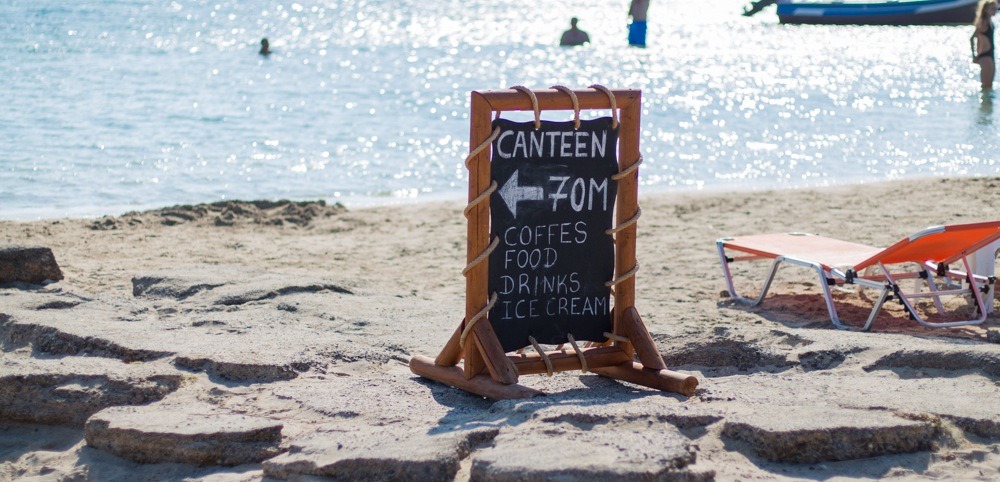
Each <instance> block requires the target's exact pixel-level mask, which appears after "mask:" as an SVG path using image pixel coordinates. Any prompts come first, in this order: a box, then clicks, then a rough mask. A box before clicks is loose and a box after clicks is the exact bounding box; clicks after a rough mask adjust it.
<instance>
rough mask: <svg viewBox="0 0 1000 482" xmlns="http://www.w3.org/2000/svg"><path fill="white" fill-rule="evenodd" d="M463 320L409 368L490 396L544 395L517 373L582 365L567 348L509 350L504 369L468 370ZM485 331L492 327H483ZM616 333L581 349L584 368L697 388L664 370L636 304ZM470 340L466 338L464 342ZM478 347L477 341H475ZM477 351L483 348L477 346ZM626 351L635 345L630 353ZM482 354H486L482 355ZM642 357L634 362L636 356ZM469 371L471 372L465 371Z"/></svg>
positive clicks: (685, 389)
mask: <svg viewBox="0 0 1000 482" xmlns="http://www.w3.org/2000/svg"><path fill="white" fill-rule="evenodd" d="M479 323H481V324H486V325H489V321H488V320H485V319H484V320H480V321H479ZM463 325H464V323H463V324H462V325H460V326H459V327H458V329H457V330H456V331H455V333H454V334H453V335H452V337H451V338H450V339H449V340H448V343H447V344H445V347H444V349H442V350H441V354H439V355H438V357H437V359H434V360H432V359H430V358H428V357H425V356H420V355H417V356H414V357H413V358H411V359H410V371H412V372H413V373H415V374H417V375H420V376H422V377H424V378H429V379H431V380H434V381H437V382H439V383H443V384H445V385H448V386H452V387H455V388H460V389H462V390H465V391H467V392H470V393H475V394H476V395H479V396H482V397H486V398H490V399H493V400H509V399H517V398H529V397H535V396H538V395H544V393H543V392H540V391H538V390H534V389H531V388H528V387H525V386H523V385H518V384H517V377H518V376H519V375H532V374H541V373H548V372H549V370H550V369H551V371H552V372H553V373H555V372H564V371H573V370H582V369H583V368H584V366H583V363H582V362H581V360H580V354H577V353H576V351H574V350H573V349H572V348H569V349H565V348H564V349H561V350H553V351H547V352H545V355H546V357H547V358H548V360H549V364H546V363H545V360H544V359H543V357H542V356H541V355H539V354H538V353H528V354H509V355H504V356H505V358H506V362H507V363H505V365H506V366H507V370H491V369H489V367H488V365H489V362H487V361H485V360H484V361H480V362H479V364H480V366H479V367H478V369H476V370H470V369H469V366H468V365H467V364H466V365H465V366H461V365H460V364H459V362H460V360H461V357H462V349H461V348H460V347H459V344H460V343H459V340H460V339H461V333H462V329H463ZM486 328H487V329H488V330H489V331H492V328H490V327H488V326H487V327H486ZM619 329H620V331H621V332H622V333H621V336H623V337H625V338H627V339H628V340H629V341H627V342H615V344H614V345H612V346H597V347H590V348H583V349H581V350H580V352H581V354H582V355H583V357H584V359H585V360H586V363H587V367H586V368H587V370H589V371H592V372H594V373H596V374H598V375H601V376H605V377H608V378H614V379H616V380H622V381H626V382H629V383H634V384H636V385H642V386H644V387H649V388H653V389H656V390H663V391H668V392H674V393H679V394H681V395H686V396H691V395H693V394H694V391H695V389H696V388H697V387H698V379H697V378H695V377H694V376H692V375H685V374H683V373H678V372H675V371H671V370H667V369H666V364H665V363H664V362H663V357H661V356H660V353H659V352H658V351H657V350H656V343H655V342H654V341H653V339H652V337H650V335H649V332H648V331H647V330H646V327H645V325H644V324H643V323H642V319H641V318H640V317H639V313H638V312H637V311H636V310H635V308H629V309H628V310H626V311H625V316H624V318H623V320H622V322H621V323H620V327H619ZM469 342H471V337H470V338H469V339H467V340H466V343H469ZM477 346H478V345H477ZM480 350H482V348H480ZM626 350H629V351H631V350H634V352H633V353H629V352H628V351H626ZM483 358H486V357H483ZM636 358H638V360H639V361H640V362H641V363H640V362H636V361H635V359H636ZM511 369H512V370H513V373H514V378H513V381H510V382H508V383H504V382H505V381H509V379H508V380H503V381H499V380H497V379H496V377H494V376H493V373H495V372H497V373H499V372H509V371H510V370H511ZM470 373H471V376H469V375H470Z"/></svg>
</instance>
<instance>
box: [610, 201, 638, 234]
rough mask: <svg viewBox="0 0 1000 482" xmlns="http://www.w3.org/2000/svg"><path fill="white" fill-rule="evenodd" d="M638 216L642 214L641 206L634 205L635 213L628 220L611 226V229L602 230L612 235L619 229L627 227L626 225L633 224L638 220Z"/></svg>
mask: <svg viewBox="0 0 1000 482" xmlns="http://www.w3.org/2000/svg"><path fill="white" fill-rule="evenodd" d="M640 216H642V207H641V206H636V207H635V214H633V215H632V217H630V218H628V221H625V222H624V223H621V224H619V225H618V226H615V227H613V228H611V229H608V230H606V231H604V234H608V235H612V236H613V235H615V234H618V232H619V231H621V230H623V229H625V228H627V227H629V226H631V225H633V224H635V223H636V222H638V221H639V217H640Z"/></svg>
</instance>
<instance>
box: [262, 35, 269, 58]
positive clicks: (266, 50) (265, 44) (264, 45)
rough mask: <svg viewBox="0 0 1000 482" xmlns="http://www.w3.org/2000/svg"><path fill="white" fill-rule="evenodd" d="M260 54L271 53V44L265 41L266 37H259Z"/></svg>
mask: <svg viewBox="0 0 1000 482" xmlns="http://www.w3.org/2000/svg"><path fill="white" fill-rule="evenodd" d="M260 54H261V55H270V54H271V44H270V43H269V42H268V41H267V39H266V38H262V39H260Z"/></svg>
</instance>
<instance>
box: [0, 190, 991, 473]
mask: <svg viewBox="0 0 1000 482" xmlns="http://www.w3.org/2000/svg"><path fill="white" fill-rule="evenodd" d="M997 192H1000V177H982V178H933V179H923V180H906V181H893V182H888V183H875V184H866V185H850V186H835V187H832V188H818V189H817V188H811V189H795V190H766V191H760V192H746V191H736V190H733V191H729V192H718V193H711V194H709V193H704V192H700V191H699V192H695V193H670V194H654V193H644V194H641V195H640V204H641V205H642V207H643V213H644V214H643V217H642V218H641V219H640V220H639V231H638V236H637V251H638V260H639V263H640V264H641V269H640V271H639V272H638V274H637V275H636V276H637V277H636V302H635V307H636V309H637V310H638V311H639V312H640V314H641V316H642V319H643V321H644V322H645V325H646V327H647V328H648V330H649V332H650V334H651V336H652V338H653V340H654V342H655V344H656V348H657V350H658V351H659V352H660V353H661V354H662V355H663V358H664V360H665V362H666V364H667V366H668V367H669V368H670V369H672V370H676V371H679V372H682V373H685V374H691V375H694V376H696V377H697V378H698V381H699V388H698V390H697V391H696V392H695V394H694V395H693V396H691V397H684V396H681V395H676V394H672V393H666V392H659V391H655V390H651V389H647V388H644V387H640V386H637V385H632V384H629V383H624V382H619V381H615V380H610V379H607V378H603V377H600V376H598V375H595V374H592V373H580V372H564V373H557V374H555V375H554V376H552V377H551V378H550V377H546V376H544V374H543V375H522V376H521V377H520V379H519V381H518V383H520V384H523V385H524V386H526V387H529V388H531V389H534V390H539V391H543V392H545V393H546V394H547V396H545V397H537V398H531V399H523V400H507V401H498V402H493V401H489V400H485V399H482V398H480V397H476V396H472V395H469V394H466V393H463V392H460V391H458V390H456V389H453V388H449V387H446V386H444V385H441V384H438V383H434V382H430V381H428V380H425V379H422V378H420V377H417V376H415V375H414V374H413V373H412V372H411V371H410V369H409V368H408V366H407V363H408V361H409V360H410V359H411V357H415V356H429V357H434V356H435V355H436V354H437V353H438V352H439V351H440V350H441V348H442V346H444V344H445V342H446V341H447V340H448V339H449V337H450V336H452V334H453V333H454V332H455V330H456V327H457V326H458V325H459V324H460V323H461V321H462V317H463V314H464V294H465V282H464V278H463V276H462V274H461V271H462V268H463V267H464V266H465V260H466V244H465V241H466V221H465V218H464V217H463V216H462V208H463V207H464V202H462V201H442V202H433V203H424V204H409V205H401V206H382V207H373V208H365V209H342V208H338V207H337V206H331V205H325V206H324V205H320V204H319V203H309V202H305V203H288V204H275V203H269V202H256V203H254V202H233V203H231V204H229V205H224V206H212V205H193V206H188V207H187V208H185V209H176V208H163V209H158V210H153V211H143V212H136V213H132V214H129V215H125V216H119V217H104V218H97V219H69V218H64V219H56V220H45V221H31V222H16V221H0V246H5V245H25V244H34V245H44V246H47V247H49V248H51V249H52V251H53V253H54V255H55V258H56V260H57V262H58V263H59V266H60V267H61V269H62V272H63V275H64V276H65V278H64V279H63V280H62V281H59V282H57V283H52V284H48V285H45V286H37V285H6V286H0V353H2V355H0V360H2V362H0V479H6V478H11V479H16V478H21V477H31V476H45V477H51V478H67V479H72V478H81V479H82V478H91V479H100V480H128V479H130V478H131V479H132V480H134V479H136V478H140V479H141V478H162V477H169V478H173V479H180V478H185V477H194V478H208V479H212V480H264V479H265V478H269V479H275V478H277V479H292V480H294V479H297V478H308V477H310V476H330V477H340V478H343V479H359V478H371V477H376V476H379V475H378V474H385V473H388V472H390V471H392V473H394V474H396V475H397V476H399V477H402V478H405V477H410V478H412V479H418V478H421V477H424V478H426V477H427V476H428V475H427V474H428V473H433V474H437V475H435V477H438V478H441V479H444V480H459V481H465V480H482V479H494V480H512V479H529V478H537V479H542V478H552V477H554V476H556V475H559V474H576V476H577V477H578V478H579V480H593V479H595V478H602V477H603V478H608V477H611V478H631V479H640V478H643V479H655V478H674V479H680V480H713V479H715V480H734V479H750V478H756V479H768V480H801V479H805V478H808V479H817V478H822V479H826V478H833V477H837V478H840V479H872V478H881V477H900V478H904V479H907V480H921V479H926V478H944V479H952V480H970V479H975V478H981V477H986V478H990V477H998V476H1000V424H998V423H997V420H1000V406H998V405H997V404H996V403H993V402H994V401H995V400H997V399H998V398H1000V384H998V381H1000V344H998V343H997V342H995V341H990V340H991V338H990V333H992V332H995V333H998V334H1000V314H998V313H994V314H993V315H991V316H990V317H988V318H987V320H986V322H985V323H984V324H982V325H977V326H968V327H956V328H945V329H928V328H923V327H920V326H919V325H916V323H914V322H912V321H911V320H909V319H908V317H907V315H906V312H905V311H904V310H903V309H902V308H901V307H900V306H899V304H898V303H889V304H888V305H887V306H886V308H885V310H884V312H883V313H882V314H881V315H879V317H878V318H877V319H876V321H875V324H874V326H873V329H872V331H871V332H867V333H861V332H853V331H841V330H837V329H835V328H834V327H833V325H832V324H831V323H830V320H829V316H828V314H827V312H826V308H825V305H824V302H823V300H822V298H821V297H820V296H819V293H820V288H819V286H817V284H816V283H815V275H814V274H809V273H807V274H806V275H805V276H801V273H798V274H796V273H797V272H796V271H795V269H794V268H793V269H791V270H788V271H787V272H786V271H784V270H783V271H782V272H781V273H782V274H781V276H779V278H778V279H776V281H775V283H774V285H773V286H772V290H771V294H770V295H769V296H768V298H767V299H766V300H765V303H764V304H763V305H761V306H759V307H754V308H748V307H744V306H742V305H739V304H736V303H734V302H733V301H732V300H731V299H729V298H728V296H727V295H725V294H724V291H725V283H724V280H723V278H722V272H721V269H720V266H719V260H718V254H717V252H716V251H715V245H714V242H715V240H716V239H717V238H719V237H722V236H727V235H739V234H752V233H764V232H775V231H792V230H797V231H798V230H801V231H811V232H820V233H823V234H826V235H829V236H832V237H838V238H841V239H846V240H850V241H854V242H859V243H864V244H869V245H873V246H886V245H889V244H891V243H892V242H894V241H896V240H899V239H901V238H903V237H905V236H908V235H909V234H912V233H914V232H917V231H919V230H920V229H922V228H924V227H926V226H928V225H934V224H955V223H966V222H976V221H984V220H987V219H996V218H997V210H996V206H992V205H988V204H986V203H985V202H983V201H984V200H990V199H996V198H997V195H996V194H997ZM765 269H766V263H765V264H764V266H761V267H760V270H761V271H763V270H765ZM746 274H748V275H749V274H752V273H750V272H748V273H746ZM741 286H742V285H741ZM869 295H870V293H869ZM834 297H835V299H836V302H837V303H838V310H839V311H840V313H841V317H842V319H843V320H844V321H845V322H848V323H851V324H854V325H857V324H859V323H860V322H863V321H864V319H865V317H866V316H867V313H868V309H869V308H870V306H871V301H872V300H871V299H870V298H869V297H868V296H866V294H865V293H862V292H855V291H847V290H839V289H838V290H836V291H835V293H834ZM995 303H996V302H995ZM945 306H946V307H947V308H949V309H957V310H959V311H962V310H966V309H967V307H966V306H965V302H964V301H963V300H947V301H946V302H945ZM919 308H920V309H921V310H928V311H933V305H932V304H929V303H928V304H926V305H922V306H920V307H919ZM859 320H860V321H859ZM528 350H529V351H530V348H529V349H528ZM8 394H16V396H9V395H8ZM65 414H72V417H69V418H67V417H66V415H65ZM555 451H561V452H560V453H563V454H564V456H563V457H552V456H551V454H552V453H553V452H555ZM428 471H431V472H428ZM164 474H166V475H164ZM421 474H422V475H421Z"/></svg>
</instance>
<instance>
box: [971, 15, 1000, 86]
mask: <svg viewBox="0 0 1000 482" xmlns="http://www.w3.org/2000/svg"><path fill="white" fill-rule="evenodd" d="M996 13H997V2H996V0H979V6H978V7H977V8H976V23H975V25H976V32H975V33H974V34H972V38H970V39H969V40H970V42H971V43H972V45H973V49H972V61H973V62H975V63H977V64H979V68H980V69H981V74H980V75H981V77H980V78H981V79H982V82H983V90H993V77H994V75H995V74H996V63H995V55H994V54H993V50H994V49H993V15H995V14H996Z"/></svg>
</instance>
